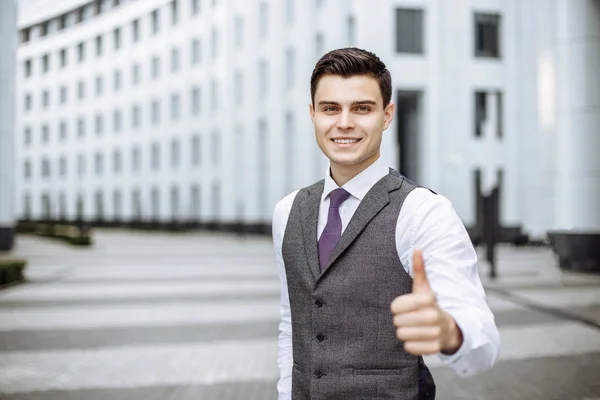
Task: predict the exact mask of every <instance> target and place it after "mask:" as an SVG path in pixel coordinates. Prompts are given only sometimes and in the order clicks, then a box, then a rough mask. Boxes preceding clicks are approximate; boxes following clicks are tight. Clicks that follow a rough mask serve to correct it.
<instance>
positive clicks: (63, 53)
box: [59, 49, 68, 68]
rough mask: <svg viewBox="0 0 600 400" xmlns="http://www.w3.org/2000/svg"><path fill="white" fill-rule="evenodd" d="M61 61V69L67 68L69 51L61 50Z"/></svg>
mask: <svg viewBox="0 0 600 400" xmlns="http://www.w3.org/2000/svg"><path fill="white" fill-rule="evenodd" d="M59 54H60V55H59V59H60V67H61V68H63V67H66V66H67V61H68V60H67V49H61V50H60V53H59Z"/></svg>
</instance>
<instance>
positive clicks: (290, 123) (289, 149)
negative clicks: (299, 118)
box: [284, 112, 296, 193]
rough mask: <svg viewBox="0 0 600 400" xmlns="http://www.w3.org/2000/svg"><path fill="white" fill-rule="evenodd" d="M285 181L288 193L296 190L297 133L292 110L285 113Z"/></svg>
mask: <svg viewBox="0 0 600 400" xmlns="http://www.w3.org/2000/svg"><path fill="white" fill-rule="evenodd" d="M284 140H285V162H286V169H285V172H286V174H285V183H286V188H285V189H286V193H290V192H291V191H292V190H294V165H295V159H296V157H295V154H296V151H295V146H294V142H295V133H294V115H293V114H292V113H291V112H287V113H286V114H285V139H284Z"/></svg>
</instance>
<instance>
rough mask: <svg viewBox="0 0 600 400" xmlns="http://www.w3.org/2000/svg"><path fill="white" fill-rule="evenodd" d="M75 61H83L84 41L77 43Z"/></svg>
mask: <svg viewBox="0 0 600 400" xmlns="http://www.w3.org/2000/svg"><path fill="white" fill-rule="evenodd" d="M77 61H78V62H80V63H82V62H84V61H85V43H83V42H81V43H78V44H77Z"/></svg>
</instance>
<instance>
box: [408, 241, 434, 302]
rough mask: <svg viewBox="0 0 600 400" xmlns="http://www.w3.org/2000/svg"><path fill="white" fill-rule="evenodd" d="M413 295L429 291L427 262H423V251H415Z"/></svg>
mask: <svg viewBox="0 0 600 400" xmlns="http://www.w3.org/2000/svg"><path fill="white" fill-rule="evenodd" d="M412 264H413V286H412V291H413V293H417V292H423V291H429V290H431V287H430V286H429V280H428V279H427V274H426V273H425V262H424V261H423V253H422V252H421V250H418V249H417V250H415V252H414V253H413V263H412Z"/></svg>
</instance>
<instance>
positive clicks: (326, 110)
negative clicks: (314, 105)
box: [323, 106, 336, 112]
mask: <svg viewBox="0 0 600 400" xmlns="http://www.w3.org/2000/svg"><path fill="white" fill-rule="evenodd" d="M323 111H325V112H334V111H336V108H335V107H333V106H326V107H324V108H323Z"/></svg>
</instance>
